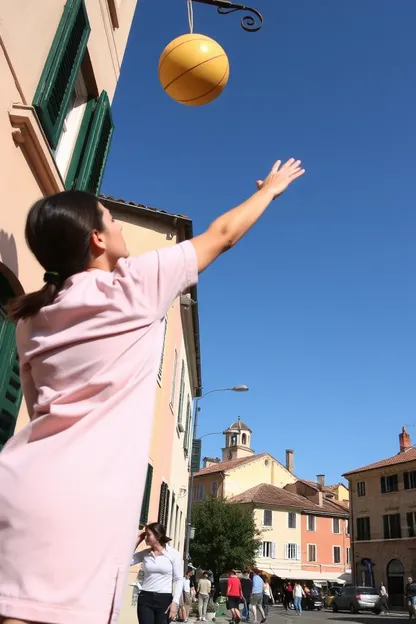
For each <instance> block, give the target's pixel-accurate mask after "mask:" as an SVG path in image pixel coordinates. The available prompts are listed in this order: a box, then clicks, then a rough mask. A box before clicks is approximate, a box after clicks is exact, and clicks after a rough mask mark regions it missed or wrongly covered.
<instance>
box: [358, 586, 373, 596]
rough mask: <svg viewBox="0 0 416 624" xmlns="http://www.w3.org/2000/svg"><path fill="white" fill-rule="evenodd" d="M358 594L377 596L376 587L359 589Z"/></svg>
mask: <svg viewBox="0 0 416 624" xmlns="http://www.w3.org/2000/svg"><path fill="white" fill-rule="evenodd" d="M357 594H376V595H377V592H376V590H375V589H374V587H357Z"/></svg>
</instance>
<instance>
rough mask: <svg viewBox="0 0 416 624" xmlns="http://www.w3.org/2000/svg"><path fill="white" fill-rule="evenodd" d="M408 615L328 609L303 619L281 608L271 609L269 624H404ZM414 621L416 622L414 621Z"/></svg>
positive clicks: (306, 614) (312, 612)
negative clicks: (386, 622)
mask: <svg viewBox="0 0 416 624" xmlns="http://www.w3.org/2000/svg"><path fill="white" fill-rule="evenodd" d="M408 618H409V616H408V614H407V613H393V614H389V615H374V614H373V613H359V614H358V615H352V614H350V613H333V612H332V611H329V610H327V609H325V610H323V611H304V612H303V614H302V617H301V618H300V617H299V616H297V615H296V613H295V612H294V611H288V612H287V613H286V611H284V609H282V608H281V607H272V608H270V609H269V617H268V619H267V621H268V624H299V622H301V623H302V624H340V623H341V622H342V623H343V624H372V623H373V624H380V623H381V621H385V620H388V621H389V624H395V623H396V624H404V622H406V621H407V620H408ZM413 621H414V620H413Z"/></svg>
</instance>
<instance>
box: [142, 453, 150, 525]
mask: <svg viewBox="0 0 416 624" xmlns="http://www.w3.org/2000/svg"><path fill="white" fill-rule="evenodd" d="M152 480H153V466H151V465H150V464H148V465H147V474H146V484H145V487H144V494H143V502H142V509H141V512H140V525H141V526H143V525H145V524H147V520H148V518H149V504H150V493H151V490H152Z"/></svg>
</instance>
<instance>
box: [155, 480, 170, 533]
mask: <svg viewBox="0 0 416 624" xmlns="http://www.w3.org/2000/svg"><path fill="white" fill-rule="evenodd" d="M169 499H170V492H169V488H168V484H167V483H165V481H163V482H162V485H161V486H160V496H159V513H158V516H157V518H158V520H157V521H158V522H160V524H163V526H164V527H167V526H168V516H169Z"/></svg>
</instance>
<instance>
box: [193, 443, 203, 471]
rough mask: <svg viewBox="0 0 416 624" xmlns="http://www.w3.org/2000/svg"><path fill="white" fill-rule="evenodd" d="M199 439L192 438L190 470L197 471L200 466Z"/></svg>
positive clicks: (200, 444)
mask: <svg viewBox="0 0 416 624" xmlns="http://www.w3.org/2000/svg"><path fill="white" fill-rule="evenodd" d="M201 449H202V442H201V440H192V455H191V472H199V468H200V466H201Z"/></svg>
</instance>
